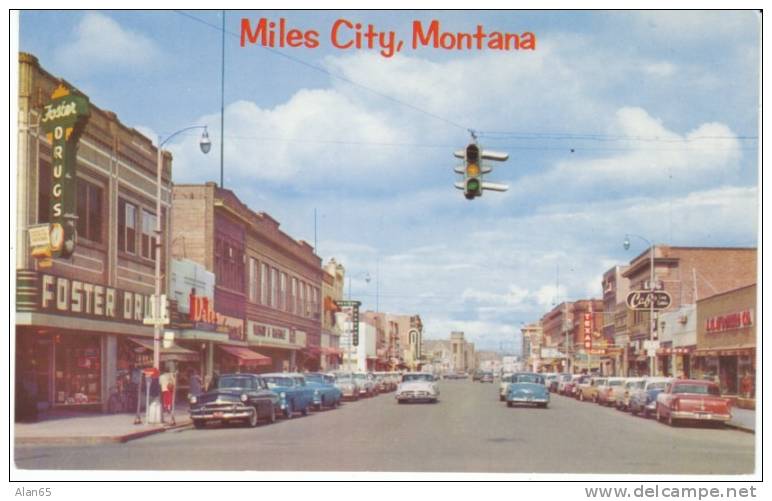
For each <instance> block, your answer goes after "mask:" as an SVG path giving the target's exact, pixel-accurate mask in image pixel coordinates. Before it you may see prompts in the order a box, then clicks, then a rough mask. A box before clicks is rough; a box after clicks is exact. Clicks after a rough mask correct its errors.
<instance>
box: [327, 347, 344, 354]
mask: <svg viewBox="0 0 772 501" xmlns="http://www.w3.org/2000/svg"><path fill="white" fill-rule="evenodd" d="M322 353H324V354H325V355H341V354H342V353H343V352H342V350H341V349H340V348H329V347H324V348H322Z"/></svg>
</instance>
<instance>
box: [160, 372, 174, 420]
mask: <svg viewBox="0 0 772 501" xmlns="http://www.w3.org/2000/svg"><path fill="white" fill-rule="evenodd" d="M158 382H159V384H160V385H161V402H162V404H163V410H164V412H171V411H172V396H173V394H174V387H175V381H174V374H173V373H172V372H169V369H168V367H167V369H166V372H164V373H163V374H161V377H160V379H159V381H158Z"/></svg>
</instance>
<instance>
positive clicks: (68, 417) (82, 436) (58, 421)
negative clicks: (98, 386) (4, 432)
mask: <svg viewBox="0 0 772 501" xmlns="http://www.w3.org/2000/svg"><path fill="white" fill-rule="evenodd" d="M134 417H135V414H134V413H124V414H99V413H85V412H76V411H49V412H47V413H45V414H42V415H41V416H40V418H39V420H38V421H37V422H35V423H14V435H15V443H16V445H22V444H102V443H123V442H128V441H129V440H135V439H138V438H142V437H146V436H148V435H153V434H155V433H162V432H164V431H166V430H169V429H176V428H181V427H184V426H190V425H191V421H190V416H189V414H188V405H187V402H184V403H183V405H182V406H181V407H177V408H176V409H175V412H174V418H175V422H176V424H175V425H172V424H171V422H170V421H171V420H170V419H169V418H170V416H169V415H165V416H164V420H165V421H166V422H165V423H163V424H145V413H144V412H143V413H142V414H141V416H140V417H141V418H142V424H134Z"/></svg>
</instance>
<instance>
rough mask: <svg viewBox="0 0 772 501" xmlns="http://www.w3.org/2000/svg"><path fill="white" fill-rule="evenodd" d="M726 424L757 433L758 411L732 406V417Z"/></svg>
mask: <svg viewBox="0 0 772 501" xmlns="http://www.w3.org/2000/svg"><path fill="white" fill-rule="evenodd" d="M726 425H727V426H731V427H732V428H737V429H738V430H743V431H748V432H751V433H756V411H752V410H748V409H740V408H738V407H732V419H731V420H730V421H729V422H728V423H726Z"/></svg>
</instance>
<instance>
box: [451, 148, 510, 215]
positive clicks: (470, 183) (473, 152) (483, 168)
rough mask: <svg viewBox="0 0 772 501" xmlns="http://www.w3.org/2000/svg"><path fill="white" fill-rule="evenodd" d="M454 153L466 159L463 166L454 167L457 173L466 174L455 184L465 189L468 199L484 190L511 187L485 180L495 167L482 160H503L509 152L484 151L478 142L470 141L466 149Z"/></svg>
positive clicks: (500, 189) (501, 189) (498, 189)
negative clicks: (485, 163)
mask: <svg viewBox="0 0 772 501" xmlns="http://www.w3.org/2000/svg"><path fill="white" fill-rule="evenodd" d="M473 137H474V136H473ZM453 155H454V156H455V157H456V158H461V159H463V160H464V164H463V165H462V166H459V167H456V168H455V169H454V170H455V172H456V173H458V174H462V175H463V176H464V178H463V180H462V181H460V182H457V183H456V184H455V186H456V188H458V189H460V190H464V196H465V197H466V199H467V200H472V199H474V198H476V197H479V196H482V191H483V190H493V191H507V189H509V187H508V186H507V185H505V184H501V183H488V182H484V181H483V175H485V174H488V173H489V172H491V171H492V170H493V168H492V167H490V166H488V165H483V163H482V160H496V161H498V162H503V161H505V160H507V159H508V158H509V155H508V154H507V153H499V152H495V151H484V150H481V149H480V147H479V146H478V145H477V143H469V145H467V147H466V149H465V150H461V151H456V152H455V153H454V154H453Z"/></svg>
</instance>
